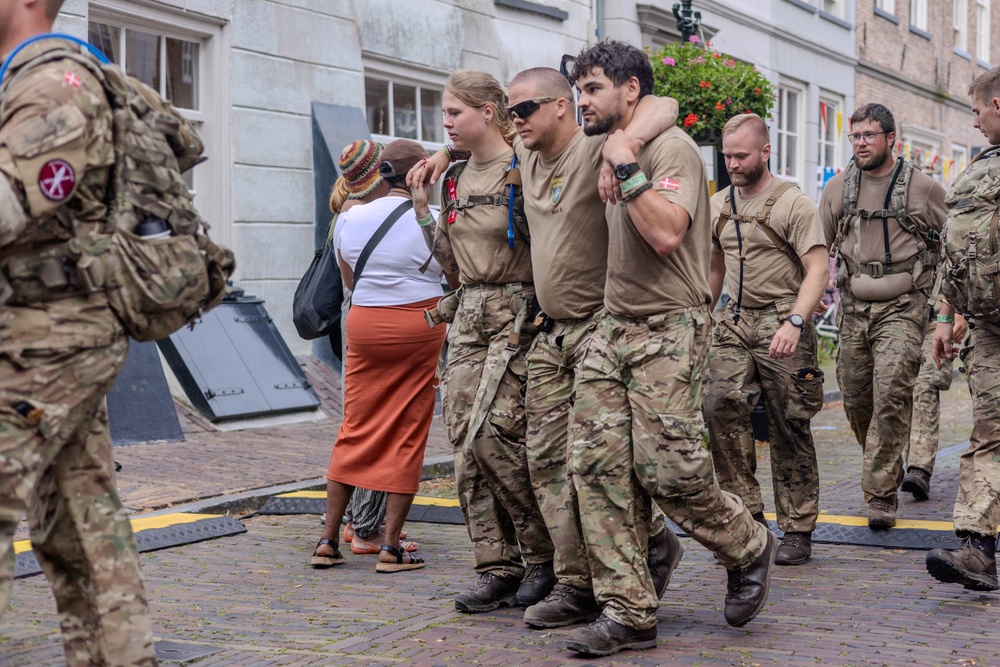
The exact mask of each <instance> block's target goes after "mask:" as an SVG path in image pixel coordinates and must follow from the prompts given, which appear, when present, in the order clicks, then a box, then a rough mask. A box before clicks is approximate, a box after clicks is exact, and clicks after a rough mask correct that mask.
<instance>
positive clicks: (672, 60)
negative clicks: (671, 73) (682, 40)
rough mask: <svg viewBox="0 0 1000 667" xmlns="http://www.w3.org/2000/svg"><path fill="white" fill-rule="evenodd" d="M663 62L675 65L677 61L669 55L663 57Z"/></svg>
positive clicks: (671, 65)
mask: <svg viewBox="0 0 1000 667" xmlns="http://www.w3.org/2000/svg"><path fill="white" fill-rule="evenodd" d="M663 64H664V65H667V66H669V67H673V66H674V65H676V64H677V61H676V60H674V59H673V58H671V57H670V56H667V57H666V58H664V59H663Z"/></svg>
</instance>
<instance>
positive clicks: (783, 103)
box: [773, 83, 803, 185]
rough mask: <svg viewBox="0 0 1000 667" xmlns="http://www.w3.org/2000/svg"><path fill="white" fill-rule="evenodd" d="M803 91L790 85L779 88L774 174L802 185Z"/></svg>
mask: <svg viewBox="0 0 1000 667" xmlns="http://www.w3.org/2000/svg"><path fill="white" fill-rule="evenodd" d="M802 98H803V94H802V89H801V88H798V87H796V86H793V85H790V84H788V83H782V84H781V85H779V86H778V124H777V127H776V128H775V129H776V131H777V135H778V141H777V143H776V144H775V146H773V147H775V148H776V149H777V150H775V152H774V157H773V160H774V165H775V169H774V173H776V174H777V175H778V176H781V177H782V178H785V179H787V180H790V181H793V182H795V183H797V184H799V185H801V177H802V165H801V154H802V142H801V137H802V125H803V123H802V109H801V106H802Z"/></svg>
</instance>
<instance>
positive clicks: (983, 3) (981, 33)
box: [976, 0, 991, 63]
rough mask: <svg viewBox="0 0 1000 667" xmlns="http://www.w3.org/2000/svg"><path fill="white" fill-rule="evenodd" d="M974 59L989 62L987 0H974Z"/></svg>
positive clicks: (988, 8) (988, 11)
mask: <svg viewBox="0 0 1000 667" xmlns="http://www.w3.org/2000/svg"><path fill="white" fill-rule="evenodd" d="M976 57H977V58H979V59H980V60H982V61H983V62H985V63H988V62H991V59H990V3H989V0H976Z"/></svg>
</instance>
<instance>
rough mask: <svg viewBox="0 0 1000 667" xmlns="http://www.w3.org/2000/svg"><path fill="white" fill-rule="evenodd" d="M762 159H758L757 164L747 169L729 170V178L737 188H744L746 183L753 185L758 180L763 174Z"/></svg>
mask: <svg viewBox="0 0 1000 667" xmlns="http://www.w3.org/2000/svg"><path fill="white" fill-rule="evenodd" d="M764 169H765V166H764V161H763V160H758V161H757V164H755V165H754V166H752V167H750V168H749V169H744V170H743V171H737V172H732V171H731V172H729V180H730V181H732V183H733V185H735V186H736V187H738V188H745V187H747V186H748V185H753V184H755V183H757V182H758V181H760V179H761V178H762V177H763V176H764Z"/></svg>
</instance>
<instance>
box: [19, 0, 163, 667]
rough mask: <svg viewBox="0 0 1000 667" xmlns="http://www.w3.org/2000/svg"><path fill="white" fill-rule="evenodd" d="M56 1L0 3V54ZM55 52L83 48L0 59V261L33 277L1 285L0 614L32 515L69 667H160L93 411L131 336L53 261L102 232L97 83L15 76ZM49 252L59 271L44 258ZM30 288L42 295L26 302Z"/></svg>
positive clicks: (38, 48) (108, 152)
mask: <svg viewBox="0 0 1000 667" xmlns="http://www.w3.org/2000/svg"><path fill="white" fill-rule="evenodd" d="M61 4H62V3H61V2H53V1H49V2H28V1H27V0H21V1H17V2H4V3H0V53H3V54H10V53H11V52H12V51H13V50H14V48H15V47H17V46H18V44H20V43H21V42H23V41H25V40H27V39H29V38H31V37H32V36H35V35H39V34H43V33H46V32H49V31H50V30H51V27H52V23H53V20H54V19H55V16H56V14H57V13H58V10H59V6H60V5H61ZM53 49H74V50H75V49H78V47H76V46H75V45H73V44H72V43H70V42H66V41H63V40H57V39H43V40H41V41H37V42H34V43H32V44H30V45H28V46H27V47H25V48H24V49H22V50H21V51H20V52H19V53H18V54H17V55H16V57H15V58H14V59H13V60H12V61H11V62H8V63H6V64H7V65H8V69H7V71H6V74H5V76H4V78H3V80H2V82H0V109H2V112H0V113H2V115H0V263H2V265H3V273H4V274H5V275H7V276H9V275H10V274H9V266H10V264H11V262H17V263H18V264H19V266H20V267H22V268H24V267H26V266H28V265H31V266H34V267H36V269H37V271H36V272H35V276H36V278H35V279H34V281H35V284H34V285H30V284H29V283H31V281H32V280H31V279H30V278H27V277H25V278H24V280H21V281H12V282H14V285H13V289H11V288H10V286H7V285H5V286H4V290H3V299H4V301H6V304H5V305H2V306H0V612H2V611H4V610H6V608H7V604H8V600H9V598H10V593H11V587H12V583H13V576H14V549H13V536H14V532H15V529H16V528H17V524H18V521H19V520H20V519H21V517H22V515H23V514H24V512H25V510H27V515H28V525H29V528H30V531H31V543H32V547H33V549H34V552H35V556H36V558H37V559H38V561H39V563H40V564H41V566H42V570H43V571H44V573H45V575H46V577H47V578H48V580H49V584H50V586H51V587H52V593H53V595H54V596H55V599H56V604H57V607H58V609H59V615H60V626H61V629H62V636H63V645H64V649H65V654H66V662H67V664H68V665H71V666H77V665H79V666H81V667H82V666H84V665H155V664H156V658H155V654H154V651H153V638H152V629H151V625H150V621H149V616H148V613H147V603H146V594H145V591H144V589H143V581H142V574H141V572H140V570H139V556H138V552H137V550H136V545H135V539H134V537H133V534H132V529H131V526H130V524H129V520H128V516H127V515H126V512H125V510H124V509H123V508H122V505H121V501H120V500H119V498H118V493H117V492H116V490H115V484H114V475H113V462H112V458H111V443H110V438H109V434H108V424H107V415H106V412H105V409H104V394H105V393H106V392H107V390H108V389H109V388H110V387H111V385H112V383H113V382H114V379H115V376H116V375H117V374H118V371H119V370H120V369H121V366H122V364H123V363H124V361H125V355H126V352H127V349H128V342H127V339H126V337H125V335H124V332H123V330H122V327H121V325H120V324H119V323H118V321H117V320H116V318H115V316H114V315H113V313H112V311H111V309H110V307H109V306H108V302H107V299H106V297H105V296H104V294H103V292H96V293H93V294H90V295H89V296H84V295H83V289H82V287H81V281H82V278H81V272H80V271H79V270H78V266H77V265H74V264H73V263H72V262H70V261H63V258H64V257H65V255H66V252H65V248H66V245H65V244H66V241H67V240H68V239H72V238H73V236H74V234H73V231H72V228H71V224H73V223H75V224H77V225H79V226H81V227H82V228H84V229H86V230H95V229H97V228H98V226H99V225H101V224H103V217H104V216H105V214H106V208H105V204H104V202H105V194H106V192H107V188H108V187H110V186H109V184H108V176H109V171H110V170H109V167H110V166H111V164H112V161H113V159H114V154H113V144H112V134H111V132H112V130H111V111H110V108H109V106H108V102H107V98H106V97H105V94H104V90H103V88H102V86H101V84H100V83H99V82H98V81H97V80H96V79H95V78H94V76H93V75H92V74H91V73H90V72H89V71H88V70H87V69H86V67H85V66H82V65H80V64H78V63H77V62H75V61H71V60H69V59H66V60H58V59H57V60H52V61H51V62H49V63H47V64H43V65H39V66H38V67H37V68H32V69H31V71H30V72H27V73H26V74H25V76H23V77H18V78H17V79H16V81H15V80H14V79H15V77H17V75H18V71H19V70H20V69H21V68H22V67H24V66H25V65H27V64H28V63H30V62H31V61H32V60H33V59H34V58H36V57H38V56H40V55H42V54H44V53H48V52H50V51H51V50H53ZM12 81H13V83H12ZM46 251H51V253H52V256H53V257H54V258H56V261H55V262H48V263H46V260H44V259H42V257H43V256H44V255H43V253H45V252H46ZM61 251H62V254H60V252H61ZM22 275H23V274H22ZM42 280H44V281H45V282H44V283H42V282H41V281H42ZM43 286H44V287H43ZM31 287H34V288H35V292H36V293H37V292H38V290H39V289H42V290H43V291H46V292H47V296H46V297H45V298H44V299H43V300H41V301H32V302H26V301H24V300H22V298H20V297H19V293H20V292H21V290H22V288H31Z"/></svg>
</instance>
